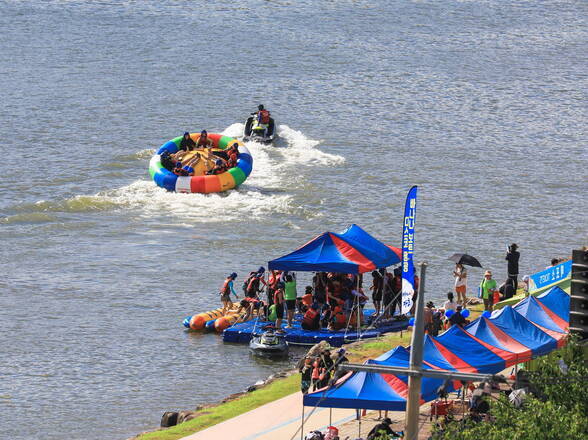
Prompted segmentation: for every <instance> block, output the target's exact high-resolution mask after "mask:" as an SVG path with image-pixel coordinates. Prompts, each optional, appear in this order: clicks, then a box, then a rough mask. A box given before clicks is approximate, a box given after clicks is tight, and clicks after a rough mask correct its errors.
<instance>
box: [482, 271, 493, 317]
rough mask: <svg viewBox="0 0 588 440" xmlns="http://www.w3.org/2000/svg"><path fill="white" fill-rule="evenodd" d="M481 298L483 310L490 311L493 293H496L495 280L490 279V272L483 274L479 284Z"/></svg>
mask: <svg viewBox="0 0 588 440" xmlns="http://www.w3.org/2000/svg"><path fill="white" fill-rule="evenodd" d="M480 291H481V297H482V299H483V300H484V310H487V311H489V312H491V311H492V305H493V302H494V292H495V291H496V280H493V279H492V272H490V271H489V270H487V271H486V272H484V279H483V280H482V282H481V283H480Z"/></svg>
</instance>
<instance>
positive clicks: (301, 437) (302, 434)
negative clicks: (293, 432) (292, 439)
mask: <svg viewBox="0 0 588 440" xmlns="http://www.w3.org/2000/svg"><path fill="white" fill-rule="evenodd" d="M300 440H304V405H302V426H301V427H300Z"/></svg>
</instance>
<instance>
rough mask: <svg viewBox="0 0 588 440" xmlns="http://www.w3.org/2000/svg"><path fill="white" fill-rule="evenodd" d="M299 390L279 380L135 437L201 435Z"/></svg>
mask: <svg viewBox="0 0 588 440" xmlns="http://www.w3.org/2000/svg"><path fill="white" fill-rule="evenodd" d="M469 309H470V311H471V316H470V319H472V320H473V319H475V318H477V317H478V316H479V315H480V313H481V312H482V310H483V309H482V306H481V305H475V306H471V307H469ZM411 336H412V332H410V331H402V332H398V333H390V334H387V335H384V336H382V337H380V338H376V339H369V340H367V341H360V342H354V343H353V344H349V345H346V346H345V348H346V349H347V350H348V354H347V357H348V358H349V361H350V362H352V363H362V362H364V361H366V360H367V359H372V358H375V357H377V356H379V355H381V354H382V353H385V352H387V351H389V350H391V349H393V348H394V347H396V346H398V345H403V346H406V345H410V338H411ZM299 390H300V375H299V374H293V375H291V376H288V377H286V378H282V379H276V380H275V381H273V382H272V383H270V384H269V385H267V386H265V387H263V388H260V389H258V390H256V391H253V392H251V393H246V394H243V395H242V396H239V397H237V398H236V399H234V400H231V401H228V402H225V403H221V404H219V405H216V406H211V407H209V408H204V409H202V410H200V411H197V412H196V415H197V417H196V418H194V419H192V420H189V421H187V422H184V423H182V424H180V425H177V426H174V427H171V428H167V429H163V430H159V431H153V432H149V433H145V434H141V435H139V436H137V437H136V439H137V440H176V439H179V438H182V437H186V436H188V435H190V434H193V433H195V432H198V431H202V430H203V429H206V428H208V427H210V426H213V425H216V424H218V423H220V422H223V421H225V420H228V419H231V418H233V417H236V416H238V415H240V414H243V413H245V412H247V411H251V410H252V409H255V408H258V407H260V406H262V405H265V404H266V403H269V402H273V401H274V400H278V399H281V398H282V397H285V396H287V395H289V394H292V393H295V392H297V391H299Z"/></svg>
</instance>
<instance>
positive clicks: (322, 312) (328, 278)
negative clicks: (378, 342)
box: [219, 266, 402, 330]
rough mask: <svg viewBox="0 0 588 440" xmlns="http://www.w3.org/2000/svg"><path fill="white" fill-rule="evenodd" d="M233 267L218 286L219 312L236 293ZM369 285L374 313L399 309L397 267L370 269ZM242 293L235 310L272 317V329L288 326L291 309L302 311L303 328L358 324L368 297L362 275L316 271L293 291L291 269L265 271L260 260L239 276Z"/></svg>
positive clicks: (382, 315)
mask: <svg viewBox="0 0 588 440" xmlns="http://www.w3.org/2000/svg"><path fill="white" fill-rule="evenodd" d="M236 277H237V274H236V273H234V272H233V273H232V274H230V275H229V276H228V277H227V278H226V279H225V281H224V283H223V285H222V286H221V288H220V290H219V294H220V297H221V302H222V304H223V313H225V312H226V311H227V310H230V309H231V308H232V307H233V302H232V301H231V294H233V295H234V296H235V298H237V299H238V295H237V294H236V292H235V290H234V287H233V282H234V281H235V279H236ZM371 277H372V280H371V285H370V286H369V287H367V290H368V291H371V292H372V300H373V302H374V305H375V309H376V310H375V313H374V318H376V317H377V318H382V319H389V318H392V316H394V313H395V311H396V310H398V311H400V291H401V286H402V279H401V273H400V269H395V270H394V271H393V272H387V271H386V269H380V270H377V271H373V272H372V274H371ZM242 287H243V296H244V297H243V299H241V300H240V302H239V311H243V312H244V313H245V316H244V318H243V320H244V321H245V320H248V319H249V318H251V316H252V314H253V313H257V314H258V316H261V317H263V318H264V319H266V320H268V321H273V322H275V326H276V328H277V329H281V328H282V323H283V321H284V319H285V321H286V326H285V328H292V324H293V320H294V315H295V313H299V314H301V315H302V320H301V327H302V328H303V329H305V330H319V329H328V330H341V329H343V328H346V327H355V326H357V325H358V324H359V325H361V324H363V316H364V314H363V308H364V306H365V304H366V303H367V302H368V299H369V298H368V296H367V295H366V293H365V291H364V277H363V275H361V274H360V275H354V274H341V273H334V272H317V273H315V274H314V276H313V278H312V285H308V286H306V287H305V290H304V294H303V295H302V296H298V290H297V284H296V273H294V272H287V271H280V270H272V271H269V272H267V273H266V271H265V268H264V267H263V266H262V267H260V268H259V269H258V270H256V271H252V272H250V273H249V274H248V276H247V277H246V279H245V281H244V282H243V285H242Z"/></svg>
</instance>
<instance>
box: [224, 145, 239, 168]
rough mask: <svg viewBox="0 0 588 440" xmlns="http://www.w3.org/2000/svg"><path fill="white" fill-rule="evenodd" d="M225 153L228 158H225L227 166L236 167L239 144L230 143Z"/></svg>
mask: <svg viewBox="0 0 588 440" xmlns="http://www.w3.org/2000/svg"><path fill="white" fill-rule="evenodd" d="M227 155H228V156H229V160H227V167H228V168H234V167H236V166H237V159H239V144H238V143H237V142H235V143H234V144H233V145H231V147H230V148H229V149H228V150H227Z"/></svg>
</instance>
